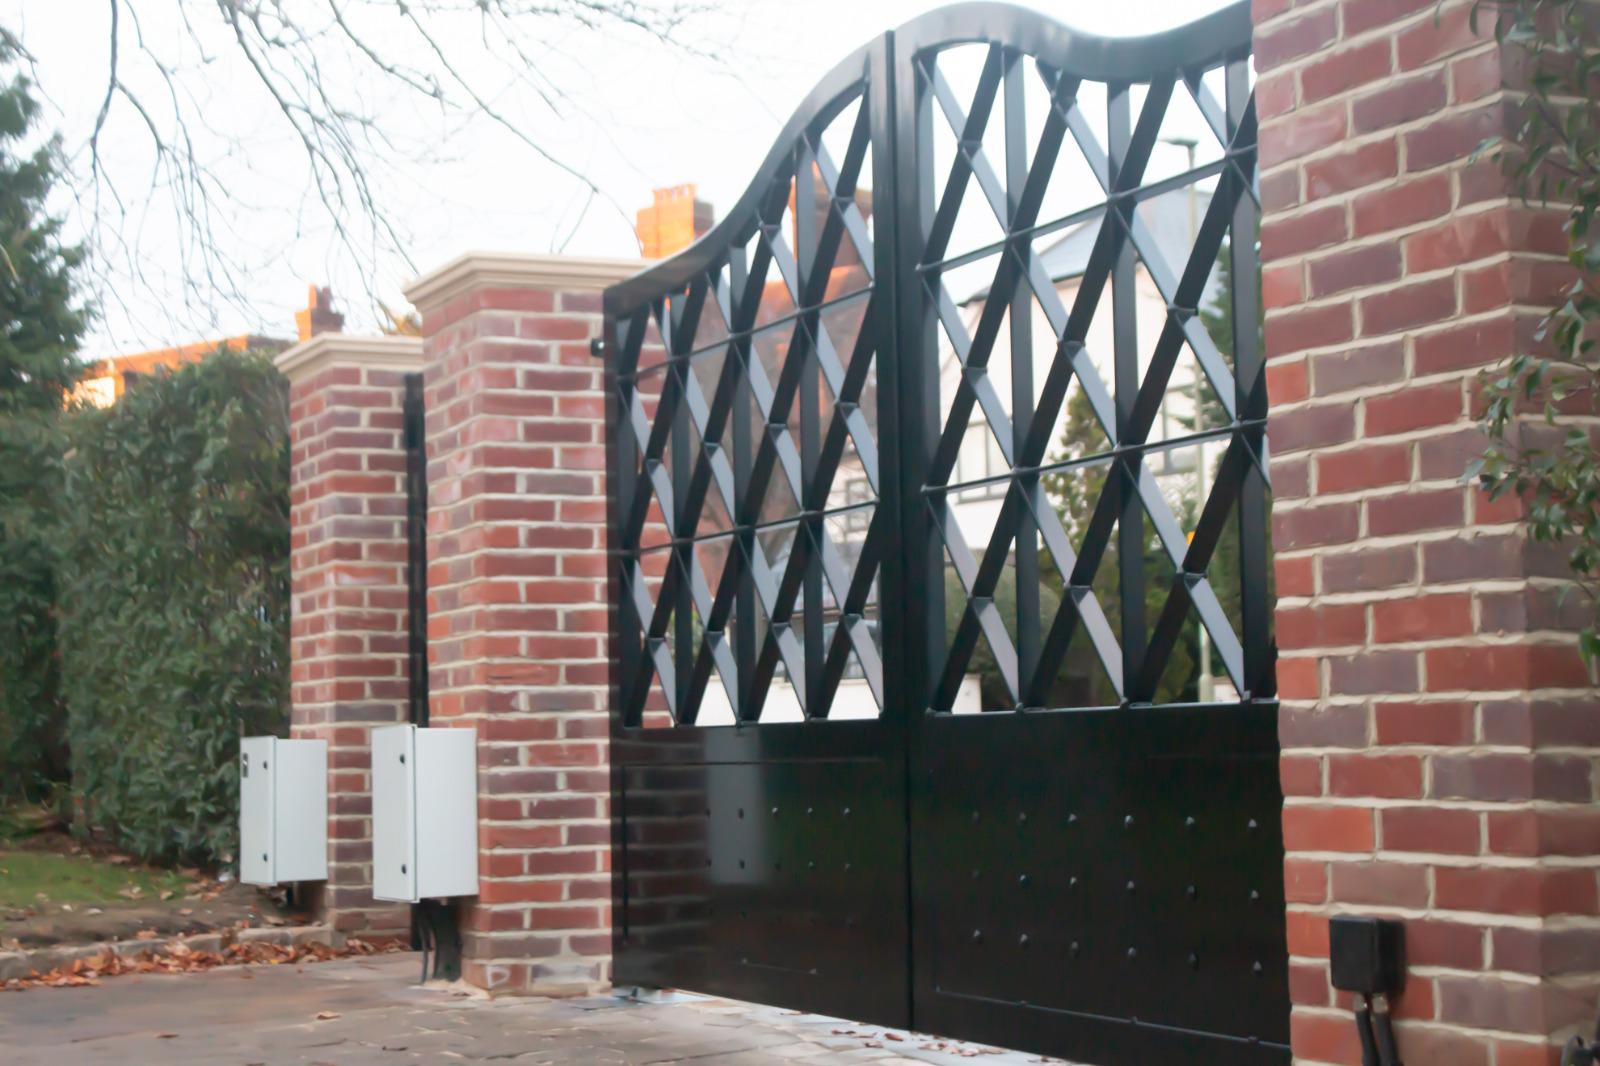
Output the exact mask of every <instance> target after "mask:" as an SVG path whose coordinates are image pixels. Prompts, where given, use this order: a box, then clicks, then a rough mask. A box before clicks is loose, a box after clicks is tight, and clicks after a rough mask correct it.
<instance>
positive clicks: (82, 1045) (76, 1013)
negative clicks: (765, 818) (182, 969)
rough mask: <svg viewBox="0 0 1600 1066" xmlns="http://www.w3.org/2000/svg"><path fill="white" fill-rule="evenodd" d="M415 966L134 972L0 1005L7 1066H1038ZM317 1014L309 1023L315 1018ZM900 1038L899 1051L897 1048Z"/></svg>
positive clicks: (875, 1031) (937, 1043) (775, 1017)
mask: <svg viewBox="0 0 1600 1066" xmlns="http://www.w3.org/2000/svg"><path fill="white" fill-rule="evenodd" d="M419 968H420V967H419V960H418V958H417V957H416V956H414V955H383V956H373V957H368V958H358V959H346V960H339V961H335V962H325V963H314V964H305V965H285V966H254V967H245V968H226V969H219V970H211V971H207V972H203V973H192V974H176V975H153V974H152V975H136V976H124V977H115V978H110V979H107V980H104V981H103V982H102V983H101V984H100V985H98V986H96V987H90V988H31V989H28V990H26V991H22V992H5V993H0V1061H3V1062H4V1063H6V1066H79V1064H97V1063H106V1064H115V1066H139V1064H144V1063H152V1064H154V1063H159V1064H162V1066H166V1064H175V1066H188V1064H191V1063H193V1064H200V1063H205V1064H207V1066H281V1064H307V1066H402V1064H406V1063H513V1064H515V1066H672V1064H675V1063H685V1064H692V1066H733V1064H740V1066H744V1064H750V1066H763V1064H770V1066H785V1064H787V1066H846V1064H849V1063H870V1064H872V1066H902V1064H907V1063H915V1064H919V1066H951V1064H954V1063H957V1062H962V1061H966V1062H970V1061H973V1060H974V1059H977V1060H978V1061H981V1062H983V1063H984V1064H985V1066H1020V1064H1022V1063H1042V1062H1051V1061H1056V1060H1048V1059H1042V1058H1039V1057H1038V1056H1035V1055H1025V1054H1022V1053H1019V1052H1001V1051H996V1050H994V1049H988V1048H980V1047H978V1046H977V1045H959V1044H957V1043H955V1042H953V1041H944V1040H936V1039H935V1038H932V1037H925V1036H921V1035H918V1034H913V1033H902V1032H896V1031H886V1030H884V1029H883V1028H882V1027H881V1026H867V1025H860V1024H858V1023H854V1022H846V1021H841V1020H839V1019H834V1018H822V1017H818V1016H816V1015H810V1014H800V1013H797V1012H794V1011H785V1010H782V1009H779V1008H775V1007H761V1006H755V1005H751V1004H743V1003H734V1002H731V1001H729V1000H723V999H713V998H709V997H703V996H694V995H688V994H675V995H671V996H660V997H654V998H653V999H652V1000H651V1001H644V1002H641V1001H635V1000H628V999H622V998H609V997H608V998H600V999H585V1000H547V999H498V1000H490V999H486V998H481V997H478V996H475V995H470V994H467V993H464V992H462V991H460V990H451V989H446V988H440V987H433V986H429V987H419V986H417V985H416V984H415V982H416V980H417V977H418V971H419ZM319 1014H320V1015H324V1017H320V1018H319V1017H318V1015H319ZM896 1037H898V1038H899V1039H895V1038H896Z"/></svg>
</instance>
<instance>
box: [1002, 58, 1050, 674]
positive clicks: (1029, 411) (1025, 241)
mask: <svg viewBox="0 0 1600 1066" xmlns="http://www.w3.org/2000/svg"><path fill="white" fill-rule="evenodd" d="M1027 66H1028V58H1027V56H1025V55H1023V54H1022V53H1021V52H1016V51H1011V50H1007V51H1006V52H1005V86H1004V90H1003V91H1004V94H1005V95H1004V101H1005V156H1006V158H1005V181H1006V212H1007V218H1008V221H1007V224H1006V231H1007V236H1008V237H1011V236H1012V235H1013V234H1014V233H1015V232H1016V230H1017V226H1018V224H1019V222H1020V221H1021V220H1020V219H1018V217H1017V207H1018V203H1019V200H1020V197H1021V196H1022V189H1023V186H1025V185H1026V184H1027V182H1028V143H1027V138H1028V125H1027V121H1026V118H1027V115H1026V112H1025V106H1026V105H1025V103H1024V100H1025V94H1024V92H1023V85H1024V80H1025V79H1026V78H1027V76H1028V69H1027ZM1021 241H1022V243H1021V244H1016V243H1013V244H1011V245H1010V247H1009V248H1008V249H1007V252H1006V254H1007V255H1011V256H1015V257H1019V258H1020V257H1022V256H1024V255H1025V253H1026V251H1027V249H1028V248H1029V247H1030V246H1031V241H1030V239H1029V238H1027V237H1023V238H1021ZM1018 273H1019V274H1024V275H1025V274H1026V273H1027V270H1026V266H1025V265H1024V263H1022V262H1019V263H1018ZM1010 312H1011V313H1010V316H1009V317H1010V321H1011V432H1012V454H1013V455H1020V454H1021V453H1022V449H1023V447H1024V446H1025V444H1026V442H1027V440H1028V435H1029V433H1031V432H1032V430H1033V297H1032V295H1030V293H1029V291H1028V286H1027V285H1026V284H1018V285H1015V286H1014V287H1013V288H1012V295H1011V309H1010ZM1019 479H1020V480H1021V482H1022V484H1021V485H1019V486H1018V487H1019V488H1020V489H1021V491H1022V495H1023V498H1024V499H1029V498H1031V493H1032V491H1033V486H1034V483H1035V482H1037V481H1038V475H1036V474H1033V475H1030V474H1021V475H1019ZM1015 557H1016V574H1015V577H1016V586H1017V588H1016V597H1015V602H1016V607H1017V620H1016V627H1017V685H1018V689H1017V691H1018V692H1019V693H1027V692H1029V691H1031V690H1034V689H1035V688H1036V686H1035V684H1034V677H1033V675H1034V673H1035V672H1036V671H1037V670H1038V667H1039V644H1040V633H1039V530H1038V527H1037V526H1036V524H1035V523H1034V520H1033V516H1032V515H1031V514H1030V513H1029V512H1028V509H1027V508H1021V510H1020V514H1019V516H1018V519H1017V541H1016V551H1015ZM1040 680H1043V679H1040ZM1038 690H1039V691H1045V690H1044V689H1043V688H1039V689H1038ZM1026 698H1027V697H1026V696H1023V699H1024V700H1026Z"/></svg>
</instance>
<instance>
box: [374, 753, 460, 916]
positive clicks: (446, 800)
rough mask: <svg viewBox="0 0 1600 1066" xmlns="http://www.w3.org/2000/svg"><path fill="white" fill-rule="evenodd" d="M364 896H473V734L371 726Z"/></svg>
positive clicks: (400, 898)
mask: <svg viewBox="0 0 1600 1066" xmlns="http://www.w3.org/2000/svg"><path fill="white" fill-rule="evenodd" d="M372 894H373V896H374V897H375V898H377V899H386V900H396V901H399V902H402V903H416V902H417V901H418V900H423V899H439V898H442V897H445V896H476V895H477V894H478V734H477V732H476V731H475V730H472V729H441V728H432V729H429V728H418V727H417V726H414V725H395V726H384V727H382V728H380V729H374V730H373V731H372Z"/></svg>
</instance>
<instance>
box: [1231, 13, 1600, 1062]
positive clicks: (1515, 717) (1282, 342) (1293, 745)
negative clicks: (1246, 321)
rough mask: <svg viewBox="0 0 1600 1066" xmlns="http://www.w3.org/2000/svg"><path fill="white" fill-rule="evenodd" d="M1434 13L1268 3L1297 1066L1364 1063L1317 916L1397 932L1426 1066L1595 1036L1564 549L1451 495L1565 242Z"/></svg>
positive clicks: (1590, 809)
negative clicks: (1487, 399) (1495, 381)
mask: <svg viewBox="0 0 1600 1066" xmlns="http://www.w3.org/2000/svg"><path fill="white" fill-rule="evenodd" d="M1469 6H1470V5H1469V4H1468V3H1466V2H1457V0H1446V2H1445V3H1444V4H1443V5H1442V7H1441V6H1440V5H1439V4H1438V3H1437V2H1436V0H1309V2H1307V0H1301V2H1299V3H1294V2H1293V0H1256V4H1255V15H1256V22H1257V29H1256V62H1257V67H1258V71H1259V73H1260V80H1259V82H1258V85H1257V102H1258V105H1259V107H1260V113H1261V119H1262V128H1261V166H1262V176H1261V194H1262V206H1263V210H1264V215H1265V217H1264V221H1263V225H1262V232H1261V246H1262V258H1263V286H1264V294H1265V299H1266V302H1267V306H1268V312H1267V326H1266V330H1267V347H1268V352H1269V359H1270V363H1269V388H1270V392H1271V399H1272V404H1273V413H1272V419H1271V429H1270V433H1271V439H1272V445H1273V453H1274V457H1273V464H1272V467H1273V468H1272V476H1273V483H1274V488H1275V490H1276V498H1275V513H1274V537H1275V542H1276V548H1277V552H1278V555H1277V582H1278V595H1279V605H1278V618H1277V626H1278V629H1277V632H1278V640H1279V645H1280V648H1281V651H1282V659H1281V660H1280V664H1279V680H1280V686H1281V689H1282V695H1283V699H1284V709H1283V716H1282V727H1281V734H1282V740H1283V748H1284V752H1283V762H1282V778H1283V786H1284V792H1285V796H1286V799H1285V810H1284V837H1285V845H1286V849H1287V851H1288V855H1287V858H1286V860H1285V871H1284V872H1285V879H1286V882H1287V886H1288V898H1289V900H1290V906H1289V914H1288V929H1289V943H1290V951H1291V955H1292V959H1291V978H1292V988H1293V996H1294V1000H1295V1008H1294V1016H1293V1039H1294V1047H1295V1054H1296V1058H1297V1061H1300V1062H1319V1063H1322V1062H1327V1063H1354V1062H1359V1061H1360V1052H1359V1048H1358V1046H1357V1044H1356V1042H1355V1030H1354V1026H1353V1024H1352V1022H1351V1019H1350V1015H1349V1014H1347V1013H1346V1012H1344V1011H1343V1010H1341V1009H1339V1006H1340V1005H1341V1004H1340V1001H1339V1000H1338V999H1337V998H1336V997H1335V995H1334V994H1333V993H1332V992H1331V990H1330V988H1329V984H1328V977H1327V966H1326V956H1327V917H1328V915H1329V914H1331V913H1335V912H1339V911H1343V910H1355V911H1361V912H1367V913H1379V914H1387V915H1391V916H1395V917H1399V918H1402V919H1404V920H1405V922H1406V925H1407V937H1408V943H1409V947H1410V963H1411V970H1410V973H1411V977H1410V983H1409V985H1408V987H1407V989H1406V992H1405V994H1404V996H1403V997H1402V998H1401V1000H1400V1003H1399V1016H1400V1017H1401V1018H1402V1019H1403V1020H1402V1022H1401V1025H1400V1029H1401V1034H1402V1035H1401V1050H1402V1052H1403V1054H1404V1056H1405V1061H1406V1062H1407V1063H1409V1064H1417V1063H1428V1062H1450V1063H1452V1064H1473V1066H1477V1064H1483V1066H1489V1064H1493V1066H1531V1064H1535V1063H1540V1064H1542V1063H1546V1062H1553V1061H1554V1058H1553V1057H1552V1050H1551V1047H1550V1043H1551V1041H1550V1038H1552V1037H1558V1036H1562V1035H1565V1034H1567V1033H1570V1032H1572V1031H1573V1028H1572V1027H1573V1026H1576V1025H1578V1024H1582V1025H1584V1026H1586V1027H1587V1026H1591V1025H1592V1024H1593V1020H1594V1017H1595V1012H1596V1003H1597V999H1600V921H1597V919H1596V913H1597V904H1596V891H1597V886H1596V873H1597V858H1596V857H1597V856H1600V808H1597V807H1596V806H1595V805H1594V800H1595V765H1596V764H1595V757H1596V754H1597V749H1600V708H1597V705H1596V700H1595V696H1594V689H1593V688H1592V686H1591V685H1590V683H1589V678H1588V677H1587V675H1586V673H1585V670H1584V668H1583V666H1582V663H1581V661H1580V660H1579V657H1578V655H1577V653H1576V651H1575V649H1574V639H1573V637H1572V631H1573V629H1574V628H1575V626H1576V625H1577V624H1578V619H1577V618H1575V617H1573V615H1572V612H1573V611H1574V610H1580V611H1581V608H1579V606H1578V604H1577V603H1576V601H1573V602H1571V603H1569V604H1567V605H1566V606H1565V607H1564V606H1563V605H1562V604H1561V602H1560V600H1559V598H1558V595H1557V592H1556V588H1555V583H1554V582H1553V581H1552V580H1551V579H1552V578H1554V577H1557V576H1559V575H1560V574H1561V573H1562V572H1563V563H1562V560H1561V557H1560V555H1559V553H1556V552H1552V551H1550V550H1548V549H1546V548H1544V547H1541V546H1537V545H1533V544H1531V543H1529V542H1528V541H1527V539H1526V538H1525V537H1524V535H1523V533H1522V529H1521V527H1520V525H1519V523H1518V521H1517V519H1518V516H1519V505H1518V504H1517V503H1515V502H1514V501H1512V502H1509V503H1498V504H1491V503H1489V501H1488V500H1487V498H1486V497H1484V496H1483V495H1481V494H1479V493H1478V492H1477V491H1476V490H1475V489H1474V488H1471V487H1469V486H1465V485H1463V484H1461V483H1460V481H1459V478H1460V475H1461V473H1462V470H1463V467H1464V464H1465V463H1466V461H1467V460H1468V459H1469V458H1470V457H1471V456H1472V455H1473V454H1474V453H1475V452H1477V451H1478V450H1479V449H1480V448H1481V445H1482V440H1481V438H1480V437H1479V435H1478V433H1477V431H1476V430H1475V428H1474V419H1473V415H1474V409H1475V406H1476V400H1475V398H1476V394H1477V385H1476V380H1477V374H1478V372H1479V370H1480V368H1481V367H1483V366H1485V365H1486V364H1490V363H1493V362H1494V361H1496V360H1498V359H1500V358H1502V357H1504V356H1505V355H1507V354H1508V353H1510V352H1511V351H1512V350H1513V348H1514V346H1516V345H1517V344H1519V343H1525V342H1528V341H1529V340H1530V338H1531V334H1532V325H1533V323H1534V322H1536V321H1537V319H1538V317H1539V312H1540V308H1541V306H1548V305H1549V302H1550V298H1551V295H1552V293H1553V291H1554V285H1555V284H1556V283H1557V282H1558V280H1559V278H1560V277H1561V262H1560V258H1561V253H1562V251H1563V249H1564V245H1563V240H1562V235H1561V231H1560V217H1559V216H1558V215H1551V214H1549V213H1543V212H1540V211H1536V210H1532V209H1529V208H1527V207H1525V206H1524V205H1522V204H1521V202H1520V201H1519V200H1517V199H1515V198H1512V197H1510V196H1508V194H1507V183H1506V181H1505V179H1504V178H1503V177H1502V176H1501V174H1500V172H1499V170H1498V167H1497V166H1496V165H1495V164H1494V163H1493V162H1489V161H1483V162H1478V163H1471V162H1469V157H1470V156H1471V154H1472V153H1473V150H1474V149H1475V148H1476V146H1477V145H1478V144H1479V143H1480V142H1481V141H1482V140H1483V139H1484V138H1485V137H1487V136H1490V135H1492V134H1495V133H1497V132H1500V131H1502V130H1505V129H1507V128H1508V102H1507V96H1506V93H1505V92H1504V91H1503V90H1502V87H1501V86H1502V80H1503V79H1502V60H1503V56H1502V54H1501V51H1500V49H1499V47H1498V46H1497V45H1495V44H1494V43H1493V41H1492V40H1490V39H1486V38H1482V37H1478V36H1475V35H1474V33H1473V32H1472V30H1471V28H1470V27H1469V25H1468V20H1467V11H1468V9H1469Z"/></svg>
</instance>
